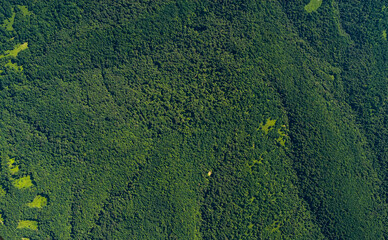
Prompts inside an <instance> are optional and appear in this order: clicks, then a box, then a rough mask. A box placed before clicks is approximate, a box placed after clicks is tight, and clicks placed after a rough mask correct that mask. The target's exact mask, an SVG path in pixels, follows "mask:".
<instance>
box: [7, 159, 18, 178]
mask: <svg viewBox="0 0 388 240" xmlns="http://www.w3.org/2000/svg"><path fill="white" fill-rule="evenodd" d="M14 163H15V158H11V159H9V160H8V170H9V172H10V173H11V174H12V175H15V174H16V173H18V172H19V166H18V165H14Z"/></svg>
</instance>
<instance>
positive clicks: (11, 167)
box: [6, 63, 19, 175]
mask: <svg viewBox="0 0 388 240" xmlns="http://www.w3.org/2000/svg"><path fill="white" fill-rule="evenodd" d="M7 64H8V63H7ZM7 64H6V66H7ZM14 163H15V158H11V159H9V160H8V169H9V172H10V173H11V174H12V175H15V174H16V173H17V172H19V166H17V165H14Z"/></svg>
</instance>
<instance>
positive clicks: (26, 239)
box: [22, 238, 30, 240]
mask: <svg viewBox="0 0 388 240" xmlns="http://www.w3.org/2000/svg"><path fill="white" fill-rule="evenodd" d="M22 240H30V239H29V238H22Z"/></svg>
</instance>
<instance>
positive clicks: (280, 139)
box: [276, 128, 286, 147]
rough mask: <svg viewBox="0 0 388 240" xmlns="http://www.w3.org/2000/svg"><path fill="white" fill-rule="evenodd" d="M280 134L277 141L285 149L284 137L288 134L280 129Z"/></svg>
mask: <svg viewBox="0 0 388 240" xmlns="http://www.w3.org/2000/svg"><path fill="white" fill-rule="evenodd" d="M278 133H279V135H280V137H279V138H278V139H277V140H276V141H277V142H278V143H280V145H282V146H283V147H285V146H286V140H285V139H284V137H285V136H286V134H285V133H284V132H283V131H282V130H281V129H280V128H279V129H278Z"/></svg>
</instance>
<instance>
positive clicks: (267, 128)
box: [260, 118, 276, 134]
mask: <svg viewBox="0 0 388 240" xmlns="http://www.w3.org/2000/svg"><path fill="white" fill-rule="evenodd" d="M275 123H276V119H275V120H271V118H268V119H267V122H266V123H265V125H263V124H262V123H260V129H261V130H262V131H263V132H264V133H265V134H268V132H269V131H270V130H272V128H273V126H275Z"/></svg>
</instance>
